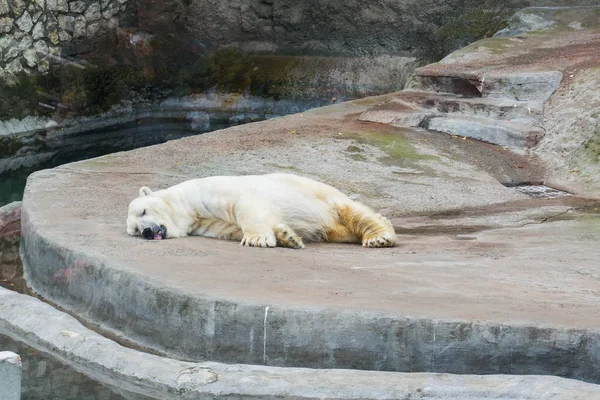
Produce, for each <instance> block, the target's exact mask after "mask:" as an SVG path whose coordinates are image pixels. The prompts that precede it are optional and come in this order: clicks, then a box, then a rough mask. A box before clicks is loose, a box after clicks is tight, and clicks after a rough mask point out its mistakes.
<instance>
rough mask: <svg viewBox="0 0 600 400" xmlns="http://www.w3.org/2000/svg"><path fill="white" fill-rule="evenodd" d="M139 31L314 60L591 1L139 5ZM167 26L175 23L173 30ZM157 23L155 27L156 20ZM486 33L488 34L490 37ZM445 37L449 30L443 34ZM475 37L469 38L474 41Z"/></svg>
mask: <svg viewBox="0 0 600 400" xmlns="http://www.w3.org/2000/svg"><path fill="white" fill-rule="evenodd" d="M139 1H140V4H141V5H142V6H141V7H140V10H144V11H141V12H140V18H139V23H140V28H141V29H143V30H146V31H153V32H160V31H165V32H167V31H173V30H174V29H181V28H183V29H185V30H186V31H187V33H188V34H189V37H190V38H191V39H192V40H196V41H198V42H200V43H202V45H203V46H207V47H212V46H215V45H235V46H239V47H240V48H242V49H244V50H249V51H265V52H284V53H292V54H316V55H323V54H327V55H332V54H336V55H346V56H356V55H376V54H400V55H415V54H418V53H419V52H421V51H422V50H424V49H425V48H426V47H428V46H431V45H432V40H435V39H437V37H436V34H435V33H436V31H437V30H438V29H440V28H442V27H444V26H446V25H448V24H450V23H451V22H452V21H453V20H456V19H461V20H463V21H464V22H465V23H464V24H461V26H459V27H458V28H459V29H464V30H465V32H464V34H465V35H467V36H468V34H469V30H470V29H471V28H472V27H473V25H474V24H475V25H476V24H478V23H482V24H489V26H488V28H491V29H494V26H492V25H493V21H491V20H482V21H479V19H481V18H482V14H481V10H491V11H492V13H491V15H487V16H486V15H483V17H484V18H485V17H487V18H490V17H491V16H494V15H500V16H503V15H504V16H506V14H507V13H508V15H510V14H512V13H513V12H514V11H516V10H517V9H519V8H522V7H526V6H532V5H539V6H557V5H592V4H595V3H596V2H595V1H592V0H579V1H577V0H571V1H568V0H567V1H565V0H563V1H561V0H556V1H552V0H551V1H547V0H508V1H494V0H486V1H465V0H402V1H397V0H380V1H375V2H364V1H356V0H350V1H324V0H306V1H295V0H227V1H220V0H195V1H190V0H164V1H157V0H139ZM172 21H177V23H178V27H175V26H173V24H172ZM157 22H158V23H157ZM493 33H494V31H492V32H490V34H493ZM448 34H453V32H448ZM475 39H477V38H475Z"/></svg>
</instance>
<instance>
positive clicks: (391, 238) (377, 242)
mask: <svg viewBox="0 0 600 400" xmlns="http://www.w3.org/2000/svg"><path fill="white" fill-rule="evenodd" d="M395 243H396V235H391V234H390V233H387V232H386V233H383V234H380V235H373V236H367V237H363V241H362V245H363V247H393V246H394V244H395Z"/></svg>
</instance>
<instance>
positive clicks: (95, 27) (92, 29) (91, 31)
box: [86, 22, 100, 37]
mask: <svg viewBox="0 0 600 400" xmlns="http://www.w3.org/2000/svg"><path fill="white" fill-rule="evenodd" d="M99 30H100V24H99V23H98V22H95V23H93V24H89V25H88V26H87V30H86V33H87V36H89V37H92V36H95V35H96V33H98V31H99Z"/></svg>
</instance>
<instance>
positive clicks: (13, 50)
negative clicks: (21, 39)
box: [4, 44, 23, 61]
mask: <svg viewBox="0 0 600 400" xmlns="http://www.w3.org/2000/svg"><path fill="white" fill-rule="evenodd" d="M22 52H23V50H21V48H20V47H19V45H18V44H16V45H14V46H10V47H9V48H8V49H7V50H6V52H5V53H4V61H9V60H12V59H13V58H15V57H17V56H18V55H20V54H21V53H22Z"/></svg>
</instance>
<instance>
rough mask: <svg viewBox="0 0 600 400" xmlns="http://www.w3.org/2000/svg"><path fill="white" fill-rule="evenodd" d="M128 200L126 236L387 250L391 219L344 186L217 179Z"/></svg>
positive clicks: (274, 178) (265, 178)
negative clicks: (343, 245)
mask: <svg viewBox="0 0 600 400" xmlns="http://www.w3.org/2000/svg"><path fill="white" fill-rule="evenodd" d="M139 195H140V196H139V197H138V198H136V199H135V200H133V201H132V202H131V204H130V205H129V214H128V217H127V233H128V234H130V235H141V236H143V237H144V238H146V239H156V240H159V239H166V238H177V237H182V236H191V235H195V236H205V237H212V238H219V239H230V240H241V244H242V245H244V246H254V247H275V246H277V245H279V246H283V247H291V248H295V249H301V248H304V244H303V239H305V240H308V241H327V242H350V243H352V242H358V243H362V245H363V246H365V247H390V246H393V245H394V243H395V242H396V234H395V232H394V228H393V227H392V224H391V223H390V222H389V221H388V220H387V219H385V218H384V217H382V216H381V215H379V214H376V213H375V212H374V211H372V210H371V209H370V208H368V207H367V206H365V205H363V204H360V203H357V202H355V201H353V200H351V199H350V198H348V197H347V196H346V195H344V194H343V193H341V192H340V191H339V190H337V189H335V188H333V187H331V186H329V185H326V184H323V183H320V182H316V181H313V180H312V179H308V178H303V177H300V176H297V175H292V174H271V175H246V176H213V177H208V178H202V179H193V180H189V181H186V182H183V183H180V184H178V185H175V186H172V187H170V188H168V189H165V190H159V191H156V192H153V191H152V190H150V188H148V187H145V186H144V187H142V188H141V189H140V191H139Z"/></svg>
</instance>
